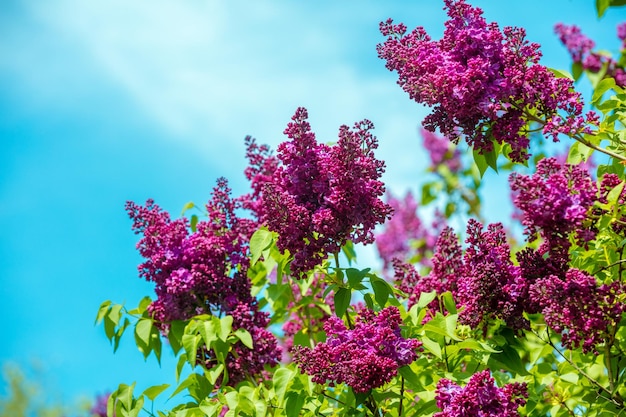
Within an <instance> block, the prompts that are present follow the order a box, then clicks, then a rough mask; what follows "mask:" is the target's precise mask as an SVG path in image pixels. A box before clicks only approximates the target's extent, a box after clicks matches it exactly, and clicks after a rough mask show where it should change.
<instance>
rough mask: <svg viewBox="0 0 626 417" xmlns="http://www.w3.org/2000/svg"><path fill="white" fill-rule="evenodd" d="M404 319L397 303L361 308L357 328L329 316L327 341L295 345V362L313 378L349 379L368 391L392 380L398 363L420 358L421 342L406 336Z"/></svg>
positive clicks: (321, 380) (356, 387)
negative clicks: (374, 308) (402, 326)
mask: <svg viewBox="0 0 626 417" xmlns="http://www.w3.org/2000/svg"><path fill="white" fill-rule="evenodd" d="M401 322H402V320H401V318H400V312H399V311H398V309H397V308H396V307H387V308H385V309H383V310H381V311H380V312H379V313H378V314H374V312H372V311H371V310H362V311H361V312H360V313H359V315H358V316H357V320H356V323H355V325H354V329H347V328H346V326H345V325H344V323H343V321H342V320H341V319H340V318H338V317H335V316H333V317H330V318H329V319H328V320H327V321H326V323H325V324H324V330H325V331H326V334H327V336H328V338H327V340H326V342H323V343H318V344H317V345H316V346H315V347H314V348H313V349H311V348H308V347H304V346H296V347H294V348H293V349H292V351H293V356H294V362H295V363H297V364H298V366H299V367H300V370H301V371H302V373H306V374H308V375H311V376H312V377H313V381H314V382H317V383H319V384H325V383H326V382H327V381H331V383H338V384H339V383H346V384H347V385H349V386H350V387H352V388H353V389H354V392H357V393H364V392H368V391H369V390H371V389H372V388H377V387H380V386H382V385H384V384H386V383H388V382H389V381H391V379H392V378H393V377H394V376H395V375H396V374H397V372H398V368H399V367H401V366H405V365H409V364H411V363H412V362H413V361H414V360H415V359H417V350H418V349H419V348H420V346H421V342H420V341H418V340H417V339H405V338H403V337H402V336H401V334H400V323H401Z"/></svg>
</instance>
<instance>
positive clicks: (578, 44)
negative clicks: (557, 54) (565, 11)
mask: <svg viewBox="0 0 626 417" xmlns="http://www.w3.org/2000/svg"><path fill="white" fill-rule="evenodd" d="M554 31H555V32H556V34H557V35H558V36H559V39H560V40H561V42H563V45H565V47H566V48H567V51H568V52H569V54H570V55H571V57H572V60H573V61H574V63H576V64H580V65H581V66H582V69H583V70H587V71H589V72H591V73H598V72H600V71H602V70H605V71H606V73H605V74H606V75H605V76H607V77H612V78H614V79H615V83H616V84H617V85H619V86H621V87H626V69H625V68H624V66H623V63H622V64H620V62H618V61H616V60H615V59H613V58H612V57H611V56H608V55H605V54H600V53H597V52H593V48H594V47H595V46H596V44H595V42H594V41H593V40H591V39H589V38H588V37H587V36H585V35H584V34H583V33H582V32H581V30H580V28H579V27H578V26H576V25H571V26H568V25H564V24H562V23H558V24H556V25H555V26H554ZM617 36H618V38H619V39H620V40H621V41H622V45H621V49H622V50H626V23H621V24H620V25H618V26H617Z"/></svg>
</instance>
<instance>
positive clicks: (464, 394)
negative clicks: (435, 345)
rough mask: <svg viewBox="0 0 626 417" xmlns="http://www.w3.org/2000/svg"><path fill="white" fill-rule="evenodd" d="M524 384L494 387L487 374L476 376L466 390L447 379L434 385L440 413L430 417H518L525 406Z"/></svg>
mask: <svg viewBox="0 0 626 417" xmlns="http://www.w3.org/2000/svg"><path fill="white" fill-rule="evenodd" d="M526 398H528V391H527V388H526V384H525V383H519V382H514V383H512V384H507V385H505V386H504V387H502V388H498V387H497V386H496V385H495V381H494V379H493V378H492V377H491V375H490V374H489V370H484V371H481V372H478V373H475V374H474V375H472V377H471V378H470V380H469V382H468V383H467V385H465V387H461V386H459V385H457V384H455V383H454V382H452V381H450V380H449V379H446V378H443V379H440V380H439V382H438V383H437V390H436V395H435V399H436V401H437V407H439V408H440V409H441V410H442V411H439V412H437V413H435V414H434V415H433V417H470V416H481V417H517V416H519V415H520V414H519V412H518V408H519V407H521V406H523V405H524V404H526Z"/></svg>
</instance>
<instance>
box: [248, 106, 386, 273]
mask: <svg viewBox="0 0 626 417" xmlns="http://www.w3.org/2000/svg"><path fill="white" fill-rule="evenodd" d="M307 118H308V114H307V111H306V109H304V108H299V109H298V110H297V111H296V113H295V115H294V116H293V117H292V122H290V123H289V125H288V126H287V129H286V130H285V134H286V135H287V137H288V138H289V140H288V141H286V142H283V143H281V144H280V145H279V147H278V155H277V158H278V160H279V161H280V164H277V166H274V165H273V162H271V159H270V160H269V162H264V163H262V164H261V163H260V162H257V166H258V167H260V166H264V167H266V168H267V167H268V166H269V167H271V169H270V170H268V169H257V170H256V171H252V172H251V173H250V175H249V177H251V178H252V181H253V187H255V189H261V192H260V198H261V203H260V206H261V207H260V209H259V211H258V212H259V213H260V220H261V222H262V223H264V224H266V225H267V227H268V228H269V229H270V230H272V231H275V232H277V233H278V236H279V237H278V242H277V245H278V248H279V249H280V250H282V251H285V250H288V251H289V253H290V254H291V255H292V256H293V260H292V262H291V272H292V273H293V275H294V276H296V277H298V276H302V275H303V274H305V273H306V272H308V271H310V270H311V269H312V268H313V267H315V266H316V265H319V264H320V263H321V262H322V261H323V260H325V259H326V257H327V256H328V254H329V253H338V252H339V250H340V249H341V247H342V246H343V245H345V244H346V242H347V241H348V240H351V241H353V242H354V243H372V242H373V241H374V235H373V230H374V227H375V226H376V225H377V224H381V223H383V222H384V221H385V219H387V218H389V217H390V216H391V212H392V209H391V207H390V206H388V205H387V204H385V203H384V202H383V201H382V200H381V199H380V197H381V196H382V195H383V194H384V191H385V187H384V185H383V183H382V182H381V181H380V176H381V175H382V173H383V171H384V163H383V162H382V161H379V160H378V159H376V158H375V156H374V149H376V148H377V147H378V142H377V141H376V138H375V137H374V136H373V135H372V134H371V132H370V130H371V129H372V128H373V125H372V123H371V122H369V121H368V120H364V121H362V122H359V123H356V124H355V126H354V128H353V129H350V128H349V127H347V126H341V127H340V128H339V140H338V141H337V144H335V145H333V146H328V145H325V144H320V143H318V142H317V141H316V139H315V134H314V133H313V132H312V131H311V126H310V125H309V123H308V121H307ZM249 154H251V155H252V156H254V155H255V152H254V150H252V152H249ZM256 155H258V153H257V154H256ZM249 158H250V156H249ZM267 158H272V157H270V156H266V161H268V159H267ZM261 159H262V158H261ZM272 169H273V172H272V173H271V175H268V174H269V173H270V172H269V171H271V170H272ZM259 174H263V175H265V178H260V177H259Z"/></svg>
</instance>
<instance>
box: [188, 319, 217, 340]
mask: <svg viewBox="0 0 626 417" xmlns="http://www.w3.org/2000/svg"><path fill="white" fill-rule="evenodd" d="M215 320H218V319H217V318H214V317H211V318H210V319H208V320H204V321H202V322H200V323H198V333H200V336H202V340H204V344H205V345H207V347H208V346H211V343H213V342H214V341H215V340H217V337H218V336H217V332H216V331H215ZM183 340H184V336H183Z"/></svg>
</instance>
